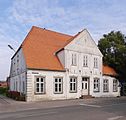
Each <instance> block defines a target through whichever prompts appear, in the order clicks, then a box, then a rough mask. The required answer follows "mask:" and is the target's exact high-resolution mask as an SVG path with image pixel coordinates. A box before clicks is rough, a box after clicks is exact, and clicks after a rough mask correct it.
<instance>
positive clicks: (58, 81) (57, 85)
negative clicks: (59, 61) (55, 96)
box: [54, 78, 63, 93]
mask: <svg viewBox="0 0 126 120" xmlns="http://www.w3.org/2000/svg"><path fill="white" fill-rule="evenodd" d="M54 93H63V78H55V79H54Z"/></svg>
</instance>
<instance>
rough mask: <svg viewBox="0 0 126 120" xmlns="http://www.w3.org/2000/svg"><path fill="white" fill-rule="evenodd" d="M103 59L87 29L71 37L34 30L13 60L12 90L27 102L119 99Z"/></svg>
mask: <svg viewBox="0 0 126 120" xmlns="http://www.w3.org/2000/svg"><path fill="white" fill-rule="evenodd" d="M102 57H103V56H102V53H101V52H100V50H99V49H98V47H97V45H96V44H95V42H94V40H93V39H92V37H91V35H90V34H89V32H88V31H87V30H86V29H84V30H82V31H81V32H79V33H78V34H77V35H75V36H70V35H66V34H62V33H58V32H55V31H51V30H47V29H42V28H38V27H32V29H31V30H30V32H29V33H28V35H27V36H26V38H25V40H24V41H23V43H22V44H21V46H20V47H19V49H18V50H17V52H16V53H15V54H14V56H13V57H12V59H11V70H10V91H18V92H20V93H24V94H25V95H26V101H38V100H39V101H40V100H56V99H75V98H81V97H84V96H87V95H88V96H92V97H106V96H119V95H120V94H119V92H120V91H119V87H118V84H119V83H118V81H117V80H116V79H115V77H113V76H115V74H113V72H112V75H111V70H112V69H111V68H110V69H111V70H110V71H109V73H110V74H106V73H107V72H108V71H106V70H107V69H108V68H109V67H108V68H106V67H104V70H103V63H102ZM112 71H114V70H112ZM103 72H104V73H103Z"/></svg>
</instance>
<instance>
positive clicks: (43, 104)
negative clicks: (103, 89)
mask: <svg viewBox="0 0 126 120" xmlns="http://www.w3.org/2000/svg"><path fill="white" fill-rule="evenodd" d="M7 99H8V100H10V99H9V98H7ZM120 99H121V100H126V97H120V98H92V99H74V100H54V101H38V102H20V101H13V100H12V103H10V104H1V105H0V113H4V112H16V111H23V110H32V109H44V108H53V107H65V106H73V105H80V103H84V104H97V103H100V104H106V103H107V102H108V103H109V102H110V101H117V102H119V100H120ZM9 102H10V101H9Z"/></svg>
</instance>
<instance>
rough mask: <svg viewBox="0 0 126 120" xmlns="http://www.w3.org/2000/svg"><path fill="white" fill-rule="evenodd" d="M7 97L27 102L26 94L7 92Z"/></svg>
mask: <svg viewBox="0 0 126 120" xmlns="http://www.w3.org/2000/svg"><path fill="white" fill-rule="evenodd" d="M6 95H7V96H8V97H10V98H12V99H15V100H17V101H25V94H23V93H20V92H17V91H7V94H6Z"/></svg>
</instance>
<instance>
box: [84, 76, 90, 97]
mask: <svg viewBox="0 0 126 120" xmlns="http://www.w3.org/2000/svg"><path fill="white" fill-rule="evenodd" d="M88 81H89V78H88V77H82V95H88Z"/></svg>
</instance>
